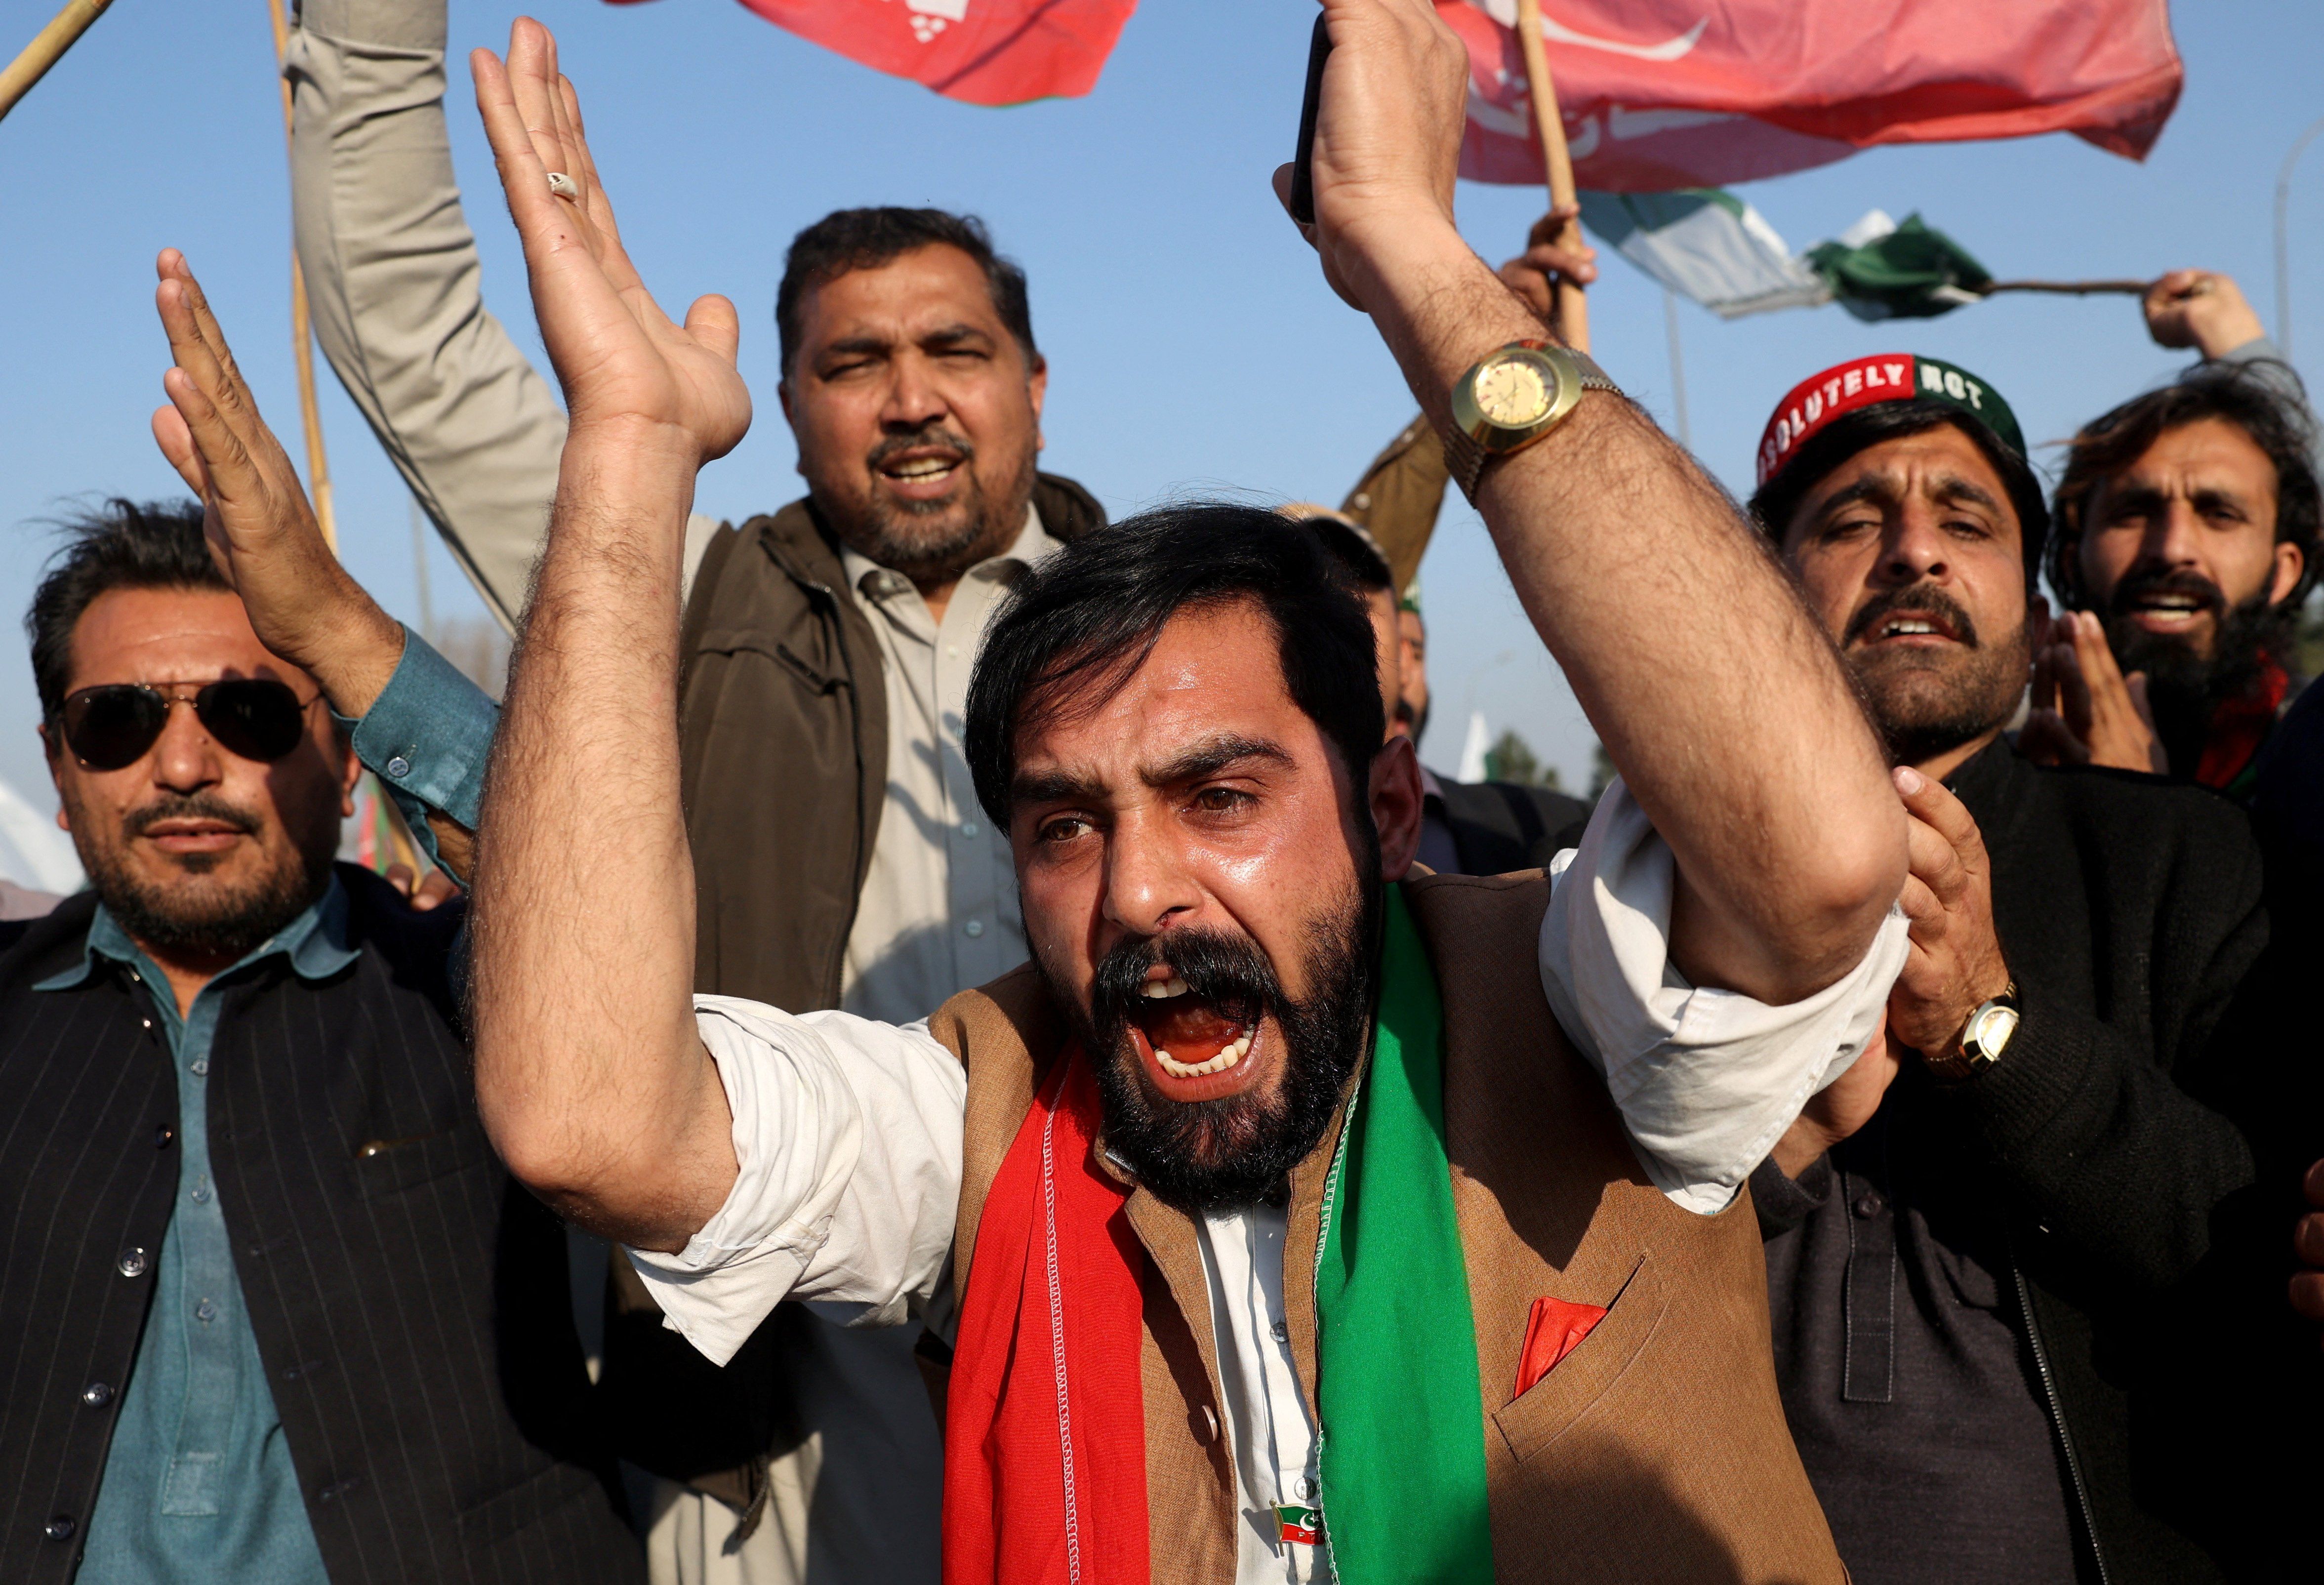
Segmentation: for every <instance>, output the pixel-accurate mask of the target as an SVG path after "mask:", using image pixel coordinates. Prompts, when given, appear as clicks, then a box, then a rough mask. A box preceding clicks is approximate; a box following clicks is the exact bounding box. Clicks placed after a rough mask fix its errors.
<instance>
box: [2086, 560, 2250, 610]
mask: <svg viewBox="0 0 2324 1585" xmlns="http://www.w3.org/2000/svg"><path fill="white" fill-rule="evenodd" d="M2146 594H2184V595H2186V596H2187V597H2188V598H2190V599H2191V600H2195V601H2198V602H2199V603H2200V604H2202V606H2203V608H2204V609H2205V610H2207V611H2209V613H2211V614H2212V615H2213V616H2215V617H2216V616H2221V615H2224V614H2226V613H2227V591H2225V590H2224V589H2222V588H2220V587H2219V585H2217V584H2215V583H2213V582H2212V581H2211V580H2210V579H2209V578H2207V577H2205V576H2203V575H2202V574H2201V573H2199V572H2197V571H2196V570H2195V569H2194V568H2192V567H2178V568H2175V569H2174V568H2168V567H2157V568H2154V569H2152V570H2150V571H2146V572H2138V571H2133V572H2131V573H2129V574H2127V575H2126V576H2124V578H2123V580H2122V582H2120V583H2118V584H2116V585H2115V586H2114V596H2113V598H2111V599H2109V600H2108V601H2107V613H2108V614H2110V615H2114V616H2127V615H2129V614H2130V611H2131V607H2132V605H2133V604H2135V602H2136V601H2137V600H2138V599H2139V598H2140V597H2141V596H2142V595H2146Z"/></svg>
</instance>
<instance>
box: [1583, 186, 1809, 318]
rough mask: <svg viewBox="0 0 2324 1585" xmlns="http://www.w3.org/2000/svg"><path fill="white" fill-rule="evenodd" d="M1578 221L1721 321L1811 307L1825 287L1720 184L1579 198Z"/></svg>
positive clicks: (1756, 215) (1757, 215) (1755, 214)
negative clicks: (1721, 319) (1580, 202)
mask: <svg viewBox="0 0 2324 1585" xmlns="http://www.w3.org/2000/svg"><path fill="white" fill-rule="evenodd" d="M1582 225H1583V226H1586V227H1588V228H1589V229H1590V230H1591V231H1593V232H1596V233H1597V234H1598V235H1599V236H1600V238H1602V239H1603V240H1604V241H1605V242H1606V243H1607V244H1609V246H1611V247H1612V248H1613V249H1614V250H1615V251H1616V252H1618V253H1620V254H1621V255H1622V256H1623V257H1624V258H1626V259H1628V260H1629V261H1630V263H1633V264H1636V265H1637V267H1638V268H1639V269H1641V270H1644V271H1645V272H1646V273H1647V274H1649V275H1651V276H1653V277H1654V278H1655V280H1656V281H1661V282H1662V283H1663V284H1664V285H1665V286H1667V287H1668V288H1670V289H1671V290H1673V291H1674V292H1677V293H1678V294H1679V295H1680V296H1681V297H1688V298H1692V299H1694V300H1695V301H1696V302H1699V303H1701V305H1702V306H1703V307H1704V308H1706V309H1710V310H1711V312H1713V313H1715V314H1717V315H1719V316H1720V318H1725V319H1733V318H1740V317H1741V316H1743V315H1745V314H1764V313H1766V312H1767V311H1768V310H1769V309H1812V308H1813V307H1815V306H1816V305H1817V304H1818V303H1828V302H1830V301H1831V287H1830V286H1828V285H1827V284H1825V282H1824V280H1823V278H1822V277H1821V276H1820V275H1818V274H1817V273H1816V272H1814V271H1813V270H1812V269H1810V268H1809V267H1808V265H1807V263H1806V262H1805V261H1804V260H1801V259H1797V258H1794V257H1793V256H1792V251H1791V249H1790V248H1788V247H1786V246H1785V245H1784V239H1783V238H1782V237H1781V236H1779V235H1776V232H1775V227H1774V226H1770V225H1768V224H1767V222H1766V218H1765V217H1763V216H1761V215H1760V213H1759V211H1758V210H1757V209H1755V208H1753V207H1751V206H1750V205H1748V204H1747V203H1745V202H1744V201H1743V200H1742V199H1740V198H1737V197H1736V196H1735V195H1734V194H1733V193H1730V192H1728V191H1726V190H1725V189H1720V188H1710V187H1702V188H1687V189H1683V190H1681V191H1678V192H1669V193H1594V192H1585V193H1583V194H1582Z"/></svg>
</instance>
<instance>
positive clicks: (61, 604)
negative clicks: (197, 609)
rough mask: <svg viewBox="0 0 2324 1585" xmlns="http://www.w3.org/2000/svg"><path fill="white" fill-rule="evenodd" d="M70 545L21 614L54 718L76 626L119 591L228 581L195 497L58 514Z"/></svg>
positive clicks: (44, 706) (113, 503)
mask: <svg viewBox="0 0 2324 1585" xmlns="http://www.w3.org/2000/svg"><path fill="white" fill-rule="evenodd" d="M56 526H57V528H58V529H59V530H60V532H61V533H62V535H63V537H64V540H65V543H64V544H63V546H62V547H60V548H59V549H58V551H57V553H56V554H55V555H54V556H52V557H51V558H49V567H48V571H47V572H46V573H44V574H43V575H42V578H41V585H40V587H39V588H37V589H35V590H33V591H32V606H31V608H30V609H29V610H27V611H26V612H25V613H24V636H25V637H26V638H28V639H30V640H32V687H33V688H34V689H35V690H36V691H37V692H38V693H39V695H40V698H41V715H42V719H44V720H47V721H51V722H53V721H55V720H56V718H57V715H58V713H59V712H60V711H62V710H63V709H64V707H65V684H66V683H68V682H69V681H70V680H71V678H72V636H73V630H74V629H75V628H76V627H78V626H79V625H80V619H81V616H82V614H83V613H86V612H87V611H88V608H89V607H90V606H91V605H93V604H96V603H97V596H98V595H100V594H106V593H107V592H109V591H111V590H114V589H216V590H219V591H222V592H224V593H226V594H232V593H233V592H234V585H231V584H229V583H227V582H226V576H225V575H224V574H222V573H220V572H219V571H218V569H217V563H216V562H214V561H212V560H211V559H210V550H209V545H208V542H207V541H205V540H204V539H203V538H202V506H201V502H198V501H147V502H135V501H124V500H122V499H120V498H119V497H115V498H114V499H113V500H110V501H107V502H105V504H104V505H102V506H99V507H95V508H92V509H90V510H88V511H82V512H78V513H76V514H74V515H72V516H70V517H67V518H61V519H59V520H58V521H57V525H56Z"/></svg>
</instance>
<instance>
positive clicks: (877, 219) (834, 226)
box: [775, 205, 1041, 374]
mask: <svg viewBox="0 0 2324 1585" xmlns="http://www.w3.org/2000/svg"><path fill="white" fill-rule="evenodd" d="M928 247H947V248H958V249H959V250H960V251H961V252H962V253H966V254H967V255H968V256H969V257H970V258H971V259H973V260H974V261H975V262H976V267H977V268H978V269H980V270H982V271H983V272H984V286H985V290H987V291H989V292H991V294H992V311H993V312H994V313H996V314H999V315H1000V316H1001V323H1002V324H1003V325H1006V326H1008V327H1009V334H1010V335H1011V336H1015V337H1016V338H1017V345H1018V346H1019V347H1021V348H1022V349H1023V350H1024V353H1025V362H1026V364H1027V366H1028V367H1030V368H1038V367H1039V366H1040V364H1041V354H1040V350H1039V349H1038V348H1037V347H1036V346H1034V345H1033V309H1032V305H1031V304H1030V302H1029V301H1028V299H1027V296H1026V290H1025V272H1024V271H1023V270H1022V269H1021V268H1019V265H1018V264H1017V263H1016V261H1014V260H1013V259H1007V258H1003V257H1002V256H1001V255H1000V254H999V253H994V252H993V251H992V236H991V233H990V232H988V231H986V230H985V229H984V222H983V221H982V220H980V219H978V218H977V217H975V216H973V215H954V214H951V213H949V212H948V211H946V210H943V209H905V208H899V207H894V206H892V205H889V206H883V207H880V208H876V209H835V210H833V211H832V212H831V213H830V214H828V215H825V217H823V218H822V219H820V220H818V221H816V223H815V224H814V225H812V226H808V227H807V229H806V230H804V231H802V232H800V233H799V234H798V235H797V236H795V237H793V238H791V245H790V251H789V252H788V253H786V254H784V256H783V280H782V284H781V285H780V286H779V287H777V288H776V289H775V332H776V334H777V335H778V336H779V337H780V338H781V341H782V367H783V371H784V373H786V374H788V373H789V371H790V366H791V359H792V358H793V357H794V356H796V355H798V346H799V304H800V300H801V299H804V298H805V297H806V296H807V293H808V292H810V291H812V290H815V289H816V287H818V286H825V285H828V284H829V283H830V282H832V281H836V280H838V279H839V278H840V277H841V276H843V275H847V274H852V273H853V272H855V271H858V270H877V269H879V268H880V267H881V265H883V264H887V263H892V262H893V261H895V260H897V259H899V258H901V257H902V256H903V255H904V254H906V253H916V252H918V250H919V249H921V248H928Z"/></svg>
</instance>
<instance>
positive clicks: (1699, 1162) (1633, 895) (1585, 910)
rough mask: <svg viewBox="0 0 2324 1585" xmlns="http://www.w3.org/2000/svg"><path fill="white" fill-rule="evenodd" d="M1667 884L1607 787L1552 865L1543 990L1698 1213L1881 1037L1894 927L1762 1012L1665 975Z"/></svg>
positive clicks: (1627, 801)
mask: <svg viewBox="0 0 2324 1585" xmlns="http://www.w3.org/2000/svg"><path fill="white" fill-rule="evenodd" d="M1675 875H1676V870H1675V861H1674V859H1673V857H1672V855H1671V851H1670V848H1669V846H1668V845H1667V844H1666V843H1664V841H1663V840H1662V838H1661V837H1660V836H1659V835H1657V834H1655V828H1654V826H1653V825H1650V824H1649V823H1648V822H1647V820H1646V811H1645V810H1643V809H1641V808H1639V807H1638V805H1637V800H1636V799H1635V798H1633V797H1630V794H1629V790H1628V788H1625V787H1624V786H1623V785H1622V783H1621V782H1620V781H1619V780H1616V781H1615V782H1614V783H1613V784H1612V785H1611V786H1609V787H1608V788H1607V789H1606V793H1605V796H1604V797H1601V798H1600V800H1599V802H1598V808H1597V811H1596V813H1595V814H1593V815H1592V816H1591V819H1590V825H1589V827H1588V828H1587V829H1586V830H1585V831H1584V832H1583V834H1582V845H1581V846H1580V847H1579V848H1569V849H1568V850H1566V851H1565V852H1562V853H1560V854H1559V855H1558V856H1557V858H1556V859H1555V861H1554V862H1552V864H1551V866H1550V876H1551V879H1552V889H1551V892H1550V900H1549V911H1548V912H1547V913H1546V914H1545V915H1544V916H1543V917H1542V922H1541V983H1542V989H1543V990H1544V991H1545V992H1547V994H1548V997H1549V1005H1550V1008H1551V1009H1552V1010H1553V1011H1554V1012H1555V1013H1556V1015H1557V1021H1558V1023H1559V1025H1560V1026H1561V1027H1563V1030H1564V1032H1565V1034H1566V1037H1567V1038H1569V1039H1571V1040H1572V1042H1573V1045H1574V1047H1575V1049H1576V1050H1578V1051H1579V1052H1580V1053H1581V1054H1582V1056H1583V1057H1584V1058H1586V1059H1587V1060H1588V1061H1589V1062H1590V1063H1591V1065H1592V1066H1594V1067H1596V1068H1597V1069H1598V1071H1599V1072H1600V1073H1601V1074H1605V1076H1606V1087H1607V1089H1608V1090H1609V1092H1611V1093H1612V1095H1613V1097H1614V1104H1615V1105H1616V1106H1617V1107H1618V1108H1619V1109H1620V1110H1621V1113H1622V1121H1623V1123H1624V1124H1625V1126H1626V1127H1627V1128H1628V1130H1629V1134H1630V1139H1631V1142H1632V1144H1633V1145H1634V1146H1635V1147H1637V1153H1638V1157H1639V1160H1640V1161H1641V1162H1642V1163H1643V1164H1644V1165H1645V1166H1646V1173H1647V1175H1648V1176H1650V1177H1652V1178H1653V1179H1654V1181H1655V1185H1656V1186H1657V1187H1659V1188H1660V1189H1661V1190H1662V1191H1663V1193H1665V1194H1667V1195H1668V1196H1670V1198H1671V1199H1672V1200H1673V1201H1674V1202H1676V1203H1678V1204H1680V1205H1683V1206H1685V1207H1686V1208H1687V1209H1688V1210H1690V1211H1694V1212H1701V1213H1702V1214H1704V1215H1711V1214H1714V1213H1716V1212H1719V1211H1721V1210H1723V1209H1725V1208H1726V1206H1727V1205H1728V1204H1729V1203H1730V1202H1731V1201H1733V1199H1734V1198H1735V1191H1736V1188H1737V1186H1738V1185H1739V1184H1741V1183H1742V1182H1743V1180H1744V1179H1745V1178H1747V1177H1748V1176H1749V1175H1750V1174H1751V1169H1752V1168H1753V1167H1755V1166H1758V1165H1759V1163H1760V1162H1761V1161H1763V1160H1765V1159H1766V1156H1767V1152H1768V1151H1769V1150H1771V1149H1773V1148H1774V1147H1775V1141H1776V1140H1777V1139H1779V1138H1782V1137H1783V1133H1784V1129H1787V1128H1789V1127H1790V1126H1791V1123H1792V1120H1793V1119H1794V1118H1796V1117H1797V1116H1798V1115H1799V1112H1800V1108H1801V1107H1802V1106H1803V1105H1804V1104H1806V1102H1807V1100H1808V1098H1809V1097H1810V1096H1812V1095H1813V1094H1815V1092H1817V1091H1819V1090H1821V1089H1822V1088H1824V1086H1826V1085H1827V1084H1830V1083H1831V1082H1832V1081H1833V1080H1834V1079H1837V1078H1838V1077H1840V1074H1843V1073H1845V1072H1847V1071H1848V1068H1849V1064H1851V1063H1853V1062H1854V1061H1855V1060H1856V1058H1857V1057H1858V1055H1859V1054H1861V1053H1862V1052H1863V1050H1864V1048H1865V1046H1867V1044H1868V1043H1869V1042H1870V1041H1871V1039H1872V1038H1873V1037H1874V1036H1875V1035H1876V1034H1877V1032H1878V1030H1879V1029H1880V1027H1881V1018H1882V1014H1883V1012H1884V1010H1885V1009H1886V1007H1887V1003H1888V991H1889V987H1890V986H1891V985H1892V984H1894V983H1895V979H1896V975H1897V973H1898V972H1899V971H1900V970H1902V969H1903V968H1904V954H1905V950H1906V938H1905V920H1904V914H1903V912H1902V911H1901V910H1899V909H1895V908H1891V909H1890V910H1889V915H1888V917H1887V919H1886V921H1884V922H1883V923H1882V925H1881V926H1880V930H1879V932H1878V934H1877V935H1875V936H1874V937H1873V941H1872V945H1871V946H1870V947H1869V948H1868V949H1867V951H1866V953H1865V954H1864V959H1863V961H1862V962H1861V963H1858V964H1857V965H1856V967H1855V968H1854V969H1852V970H1850V971H1849V972H1848V973H1846V974H1844V975H1842V976H1841V977H1840V979H1839V980H1838V981H1835V982H1834V983H1832V984H1831V985H1828V986H1826V987H1825V988H1824V989H1823V990H1821V991H1818V992H1816V994H1814V995H1813V996H1811V997H1808V998H1806V999H1805V1000H1801V1001H1795V1002H1792V1003H1789V1004H1787V1005H1785V1006H1782V1007H1771V1006H1769V1005H1768V1004H1766V1002H1762V1001H1756V1000H1752V999H1751V998H1750V997H1748V996H1744V995H1740V994H1738V993H1737V992H1735V991H1720V990H1713V989H1697V988H1695V987H1694V986H1692V985H1689V984H1688V983H1687V982H1686V981H1685V980H1684V979H1683V978H1682V977H1681V976H1680V974H1679V972H1678V971H1677V970H1676V969H1675V968H1674V967H1673V966H1672V963H1671V961H1670V919H1671V895H1672V887H1673V883H1674V880H1675Z"/></svg>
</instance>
